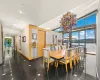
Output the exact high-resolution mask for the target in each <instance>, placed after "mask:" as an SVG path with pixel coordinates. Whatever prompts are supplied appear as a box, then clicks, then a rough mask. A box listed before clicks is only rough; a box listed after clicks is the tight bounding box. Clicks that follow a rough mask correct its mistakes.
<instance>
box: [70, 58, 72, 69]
mask: <svg viewBox="0 0 100 80" xmlns="http://www.w3.org/2000/svg"><path fill="white" fill-rule="evenodd" d="M70 69H72V60H70Z"/></svg>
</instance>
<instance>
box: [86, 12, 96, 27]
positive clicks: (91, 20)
mask: <svg viewBox="0 0 100 80" xmlns="http://www.w3.org/2000/svg"><path fill="white" fill-rule="evenodd" d="M91 24H96V13H94V14H92V15H89V16H88V17H86V18H85V25H91Z"/></svg>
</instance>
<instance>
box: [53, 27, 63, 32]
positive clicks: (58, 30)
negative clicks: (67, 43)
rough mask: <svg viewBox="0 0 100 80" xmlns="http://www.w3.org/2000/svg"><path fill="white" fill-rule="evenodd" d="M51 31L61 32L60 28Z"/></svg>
mask: <svg viewBox="0 0 100 80" xmlns="http://www.w3.org/2000/svg"><path fill="white" fill-rule="evenodd" d="M53 31H55V32H61V31H63V28H62V27H60V28H57V29H55V30H53Z"/></svg>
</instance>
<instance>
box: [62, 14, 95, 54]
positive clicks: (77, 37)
mask: <svg viewBox="0 0 100 80" xmlns="http://www.w3.org/2000/svg"><path fill="white" fill-rule="evenodd" d="M94 24H95V25H96V13H92V14H89V15H87V16H85V17H83V18H81V19H79V20H78V21H77V25H76V26H75V32H72V45H73V46H74V45H84V46H86V48H87V52H88V53H95V51H96V44H95V43H96V37H95V35H96V34H95V27H91V26H94ZM90 27H91V28H90ZM68 36H69V34H68V33H65V34H64V35H63V37H64V38H65V37H68Z"/></svg>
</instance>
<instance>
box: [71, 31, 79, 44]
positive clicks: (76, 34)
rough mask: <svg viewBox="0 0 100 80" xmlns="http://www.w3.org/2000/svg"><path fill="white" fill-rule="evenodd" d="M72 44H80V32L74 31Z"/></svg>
mask: <svg viewBox="0 0 100 80" xmlns="http://www.w3.org/2000/svg"><path fill="white" fill-rule="evenodd" d="M72 46H78V32H72Z"/></svg>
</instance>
